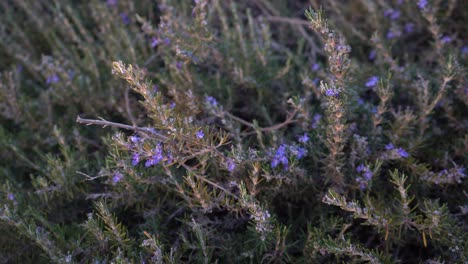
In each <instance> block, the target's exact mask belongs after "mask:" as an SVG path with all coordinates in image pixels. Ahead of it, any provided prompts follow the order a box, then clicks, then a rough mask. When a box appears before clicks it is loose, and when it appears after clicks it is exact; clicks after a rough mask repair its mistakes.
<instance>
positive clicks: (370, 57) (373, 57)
mask: <svg viewBox="0 0 468 264" xmlns="http://www.w3.org/2000/svg"><path fill="white" fill-rule="evenodd" d="M376 57H377V51H375V49H373V50H371V51H370V52H369V56H368V58H369V60H370V61H373V60H375V58H376Z"/></svg>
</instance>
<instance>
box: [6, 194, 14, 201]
mask: <svg viewBox="0 0 468 264" xmlns="http://www.w3.org/2000/svg"><path fill="white" fill-rule="evenodd" d="M7 199H8V200H10V201H14V200H15V195H14V194H13V193H8V194H7Z"/></svg>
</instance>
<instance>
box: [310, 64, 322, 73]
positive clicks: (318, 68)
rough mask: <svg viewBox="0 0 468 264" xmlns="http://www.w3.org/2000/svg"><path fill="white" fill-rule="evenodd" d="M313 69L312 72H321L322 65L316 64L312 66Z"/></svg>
mask: <svg viewBox="0 0 468 264" xmlns="http://www.w3.org/2000/svg"><path fill="white" fill-rule="evenodd" d="M311 69H312V71H314V72H316V71H318V70H320V65H319V64H318V63H314V64H312V67H311Z"/></svg>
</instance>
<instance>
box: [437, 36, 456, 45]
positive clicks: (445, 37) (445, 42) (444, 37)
mask: <svg viewBox="0 0 468 264" xmlns="http://www.w3.org/2000/svg"><path fill="white" fill-rule="evenodd" d="M452 40H453V39H452V37H450V36H443V37H442V38H441V39H440V41H441V42H442V43H443V44H447V43H450V42H452Z"/></svg>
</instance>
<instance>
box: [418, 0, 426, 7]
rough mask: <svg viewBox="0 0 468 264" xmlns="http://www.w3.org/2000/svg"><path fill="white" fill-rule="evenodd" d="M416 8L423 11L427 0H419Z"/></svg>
mask: <svg viewBox="0 0 468 264" xmlns="http://www.w3.org/2000/svg"><path fill="white" fill-rule="evenodd" d="M418 7H419V8H420V9H425V8H426V7H427V0H419V1H418Z"/></svg>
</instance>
